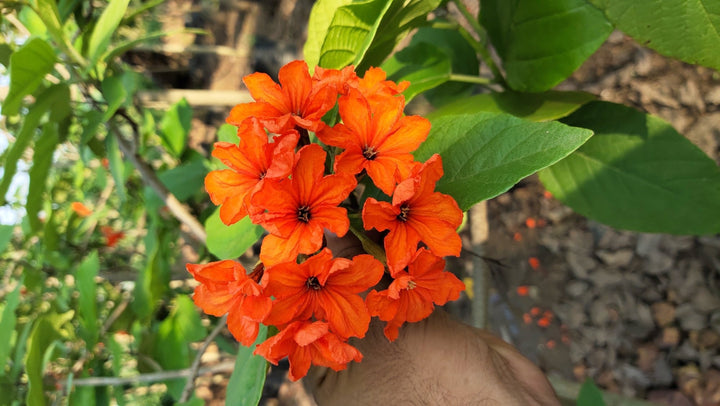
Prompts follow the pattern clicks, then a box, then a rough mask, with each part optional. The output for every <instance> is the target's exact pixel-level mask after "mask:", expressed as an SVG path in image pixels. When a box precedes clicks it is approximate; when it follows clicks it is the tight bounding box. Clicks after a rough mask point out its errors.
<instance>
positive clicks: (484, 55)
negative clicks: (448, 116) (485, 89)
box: [453, 0, 505, 87]
mask: <svg viewBox="0 0 720 406" xmlns="http://www.w3.org/2000/svg"><path fill="white" fill-rule="evenodd" d="M453 3H455V5H456V6H457V8H458V10H459V11H460V13H461V14H462V15H463V17H465V20H466V21H467V22H468V24H470V26H471V27H472V28H473V30H474V31H475V34H477V36H478V38H479V39H480V40H479V41H478V40H474V41H471V42H470V44H471V45H473V47H474V48H475V51H476V52H477V53H478V54H479V55H480V58H481V59H482V60H483V62H484V63H485V65H487V66H488V67H489V68H490V70H491V71H492V73H493V77H494V78H495V82H497V83H499V84H501V85H503V87H505V79H504V78H503V75H502V73H501V72H500V69H499V68H498V66H497V64H495V61H494V60H493V58H492V56H491V55H490V51H489V50H488V36H487V31H485V28H483V26H482V25H480V23H479V22H478V19H477V18H476V17H475V16H473V15H472V13H471V12H470V10H468V8H467V7H466V6H465V3H463V0H453ZM463 32H465V33H466V34H469V33H467V31H466V30H465V29H464V28H461V29H460V33H461V34H463ZM463 36H464V37H466V39H467V35H463ZM470 37H471V38H473V39H474V37H472V36H470Z"/></svg>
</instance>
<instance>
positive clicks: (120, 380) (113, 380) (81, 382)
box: [60, 361, 235, 387]
mask: <svg viewBox="0 0 720 406" xmlns="http://www.w3.org/2000/svg"><path fill="white" fill-rule="evenodd" d="M234 368H235V361H227V362H223V363H220V364H217V365H213V366H211V367H206V368H200V369H199V370H198V371H197V373H196V375H202V374H206V373H209V372H212V373H218V372H230V371H232V370H233V369H234ZM192 373H193V371H192V368H185V369H178V370H174V371H161V372H153V373H149V374H140V375H134V376H128V377H121V376H97V377H93V378H80V379H73V386H76V387H77V386H119V385H132V384H137V383H150V382H159V381H166V380H168V379H177V378H185V377H189V376H190V375H191V374H192ZM60 383H61V384H64V383H65V382H60Z"/></svg>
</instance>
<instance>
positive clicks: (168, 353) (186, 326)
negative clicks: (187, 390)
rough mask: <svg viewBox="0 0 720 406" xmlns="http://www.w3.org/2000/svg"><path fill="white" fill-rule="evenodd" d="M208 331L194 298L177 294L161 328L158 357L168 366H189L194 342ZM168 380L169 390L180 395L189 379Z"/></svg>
mask: <svg viewBox="0 0 720 406" xmlns="http://www.w3.org/2000/svg"><path fill="white" fill-rule="evenodd" d="M205 333H206V330H205V328H204V327H203V325H202V322H201V321H200V315H199V314H198V310H197V308H196V307H195V304H194V303H193V301H192V299H190V297H189V296H187V295H179V296H177V297H176V298H175V307H174V309H173V310H172V312H171V313H170V316H168V317H167V318H166V319H165V320H163V321H162V322H161V323H160V326H159V328H158V336H157V340H156V342H155V349H154V354H155V356H156V357H157V358H156V360H157V361H158V363H159V364H160V365H162V367H163V368H165V369H171V370H172V369H182V368H187V367H188V366H190V363H191V362H192V358H193V352H192V351H191V349H190V343H191V342H194V341H199V340H202V339H203V337H205ZM166 384H167V385H168V392H169V393H170V394H171V395H172V396H173V397H174V398H175V399H177V398H179V397H180V393H181V392H182V389H183V387H184V386H185V379H184V378H181V379H173V380H170V381H166Z"/></svg>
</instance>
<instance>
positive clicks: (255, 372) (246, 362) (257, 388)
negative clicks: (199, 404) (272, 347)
mask: <svg viewBox="0 0 720 406" xmlns="http://www.w3.org/2000/svg"><path fill="white" fill-rule="evenodd" d="M265 338H267V327H266V326H265V325H263V324H261V325H260V331H259V332H258V336H257V339H256V340H255V344H253V345H252V346H250V347H245V346H242V345H241V346H240V348H238V352H237V356H236V358H235V368H234V369H233V373H232V375H230V381H229V382H228V385H227V396H225V399H226V400H225V405H227V406H251V405H253V406H254V405H257V404H258V402H259V401H260V397H261V396H262V391H263V386H264V385H265V377H266V376H267V361H265V358H263V357H261V356H259V355H253V349H254V348H255V345H257V344H260V343H261V342H263V341H264V340H265Z"/></svg>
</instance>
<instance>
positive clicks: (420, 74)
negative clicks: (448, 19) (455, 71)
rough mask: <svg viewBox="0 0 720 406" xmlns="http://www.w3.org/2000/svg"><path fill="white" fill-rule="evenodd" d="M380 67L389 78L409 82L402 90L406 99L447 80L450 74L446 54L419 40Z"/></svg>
mask: <svg viewBox="0 0 720 406" xmlns="http://www.w3.org/2000/svg"><path fill="white" fill-rule="evenodd" d="M382 68H383V69H385V71H386V72H387V74H388V78H389V79H391V80H394V81H396V82H401V81H404V80H407V81H408V82H410V86H409V87H408V88H407V90H405V92H403V94H404V95H405V99H406V100H407V101H410V100H412V99H413V97H415V96H416V95H417V94H419V93H422V92H424V91H426V90H430V89H434V88H436V87H438V86H440V85H441V84H443V83H445V82H447V81H448V80H450V75H451V74H452V63H451V61H450V58H449V57H448V55H447V54H446V53H445V52H443V51H442V50H441V49H440V48H438V47H436V46H435V45H432V44H430V43H427V42H419V43H416V44H414V45H412V46H410V47H407V48H405V49H403V50H401V51H399V52H397V53H396V54H395V55H393V56H392V57H390V59H388V60H387V61H385V63H384V64H383V65H382Z"/></svg>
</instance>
